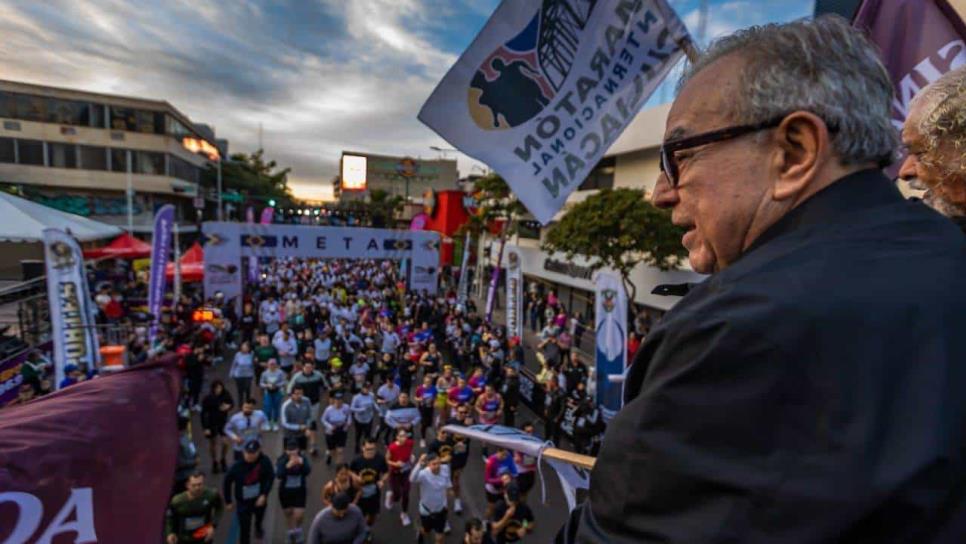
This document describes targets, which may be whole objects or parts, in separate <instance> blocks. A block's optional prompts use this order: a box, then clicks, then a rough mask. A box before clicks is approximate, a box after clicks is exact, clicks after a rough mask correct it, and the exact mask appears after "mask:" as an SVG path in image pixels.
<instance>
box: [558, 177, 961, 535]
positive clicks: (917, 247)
mask: <svg viewBox="0 0 966 544" xmlns="http://www.w3.org/2000/svg"><path fill="white" fill-rule="evenodd" d="M625 391H626V393H625V395H626V399H625V400H626V405H625V407H624V409H623V410H622V411H621V412H620V413H619V414H618V415H617V416H616V417H615V418H614V419H613V420H612V422H611V423H610V425H609V427H608V429H607V434H606V436H605V439H604V444H603V448H602V450H601V452H600V456H599V458H598V460H597V465H596V467H595V469H594V471H593V474H592V477H591V490H590V498H589V499H588V501H587V502H586V503H585V504H584V506H583V508H582V509H580V510H578V511H575V512H574V513H573V514H572V517H571V521H570V522H569V524H568V526H567V527H565V528H564V530H563V531H562V533H561V537H560V539H559V540H561V541H566V542H579V543H595V544H597V543H601V542H617V543H629V542H682V543H697V542H729V543H730V542H734V543H739V542H740V543H756V542H780V543H783V544H793V543H806V542H808V543H812V542H849V543H852V542H874V543H888V542H903V543H916V544H921V543H934V542H966V463H964V454H966V437H964V434H966V237H964V236H963V233H962V232H960V230H959V229H958V228H957V227H956V226H955V225H954V224H953V223H952V222H950V221H948V220H946V219H944V218H943V217H941V216H940V215H939V214H937V213H935V212H933V211H931V210H929V209H928V208H926V207H925V206H924V205H923V204H921V203H915V202H908V201H905V200H903V199H902V198H901V195H900V194H899V193H898V191H897V190H896V189H895V188H894V186H893V185H892V184H891V183H890V182H889V180H888V179H886V178H885V177H884V176H883V175H882V174H881V173H879V172H878V171H871V170H870V171H864V172H859V173H856V174H853V175H851V176H848V177H846V178H844V179H842V180H839V181H838V182H836V183H835V184H833V185H832V186H831V187H829V188H827V189H826V190H824V191H822V192H820V193H819V194H817V195H815V196H814V197H813V198H811V199H810V200H808V201H807V202H805V203H804V204H802V205H801V206H800V207H798V208H796V209H795V210H793V211H792V212H791V213H789V214H788V215H787V216H785V217H784V218H782V219H781V220H780V221H779V222H778V223H777V224H775V225H774V226H773V227H772V228H770V229H769V230H768V231H767V232H766V233H765V234H764V235H763V236H762V237H761V238H760V239H758V240H757V241H756V242H755V243H754V245H753V246H752V247H751V248H749V250H748V251H747V252H746V253H745V254H744V255H743V256H742V257H741V259H740V260H739V261H738V262H736V263H734V264H733V265H732V266H730V267H729V268H727V269H726V270H724V271H722V272H720V273H718V274H715V275H713V276H711V277H710V278H709V279H708V280H707V281H705V282H704V283H702V284H700V285H699V286H697V287H696V288H695V289H693V290H692V291H691V292H690V293H689V294H688V295H687V296H686V297H685V298H684V299H682V300H681V301H680V302H679V303H678V304H677V306H675V308H674V309H673V310H671V311H670V312H668V314H667V315H666V316H665V317H664V319H663V320H662V321H661V322H660V323H659V324H658V325H657V326H656V327H655V328H654V330H653V331H652V332H651V334H650V335H649V336H648V337H647V340H646V342H645V343H644V344H643V345H642V347H641V349H640V351H639V353H638V355H637V357H636V358H635V360H634V365H633V367H632V368H631V370H630V372H629V375H628V378H627V382H626V387H625Z"/></svg>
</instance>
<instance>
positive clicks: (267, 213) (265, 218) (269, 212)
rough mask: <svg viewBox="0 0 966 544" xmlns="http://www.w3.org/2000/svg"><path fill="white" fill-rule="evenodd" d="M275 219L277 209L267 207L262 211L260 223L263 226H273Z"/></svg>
mask: <svg viewBox="0 0 966 544" xmlns="http://www.w3.org/2000/svg"><path fill="white" fill-rule="evenodd" d="M273 217H275V208H273V207H271V206H267V207H265V208H264V209H262V220H261V221H259V223H261V224H263V225H271V224H272V218H273Z"/></svg>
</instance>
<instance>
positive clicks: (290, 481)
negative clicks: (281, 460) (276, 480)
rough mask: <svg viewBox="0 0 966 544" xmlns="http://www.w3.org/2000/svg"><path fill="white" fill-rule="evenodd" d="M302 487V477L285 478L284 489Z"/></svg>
mask: <svg viewBox="0 0 966 544" xmlns="http://www.w3.org/2000/svg"><path fill="white" fill-rule="evenodd" d="M300 487H302V476H286V477H285V489H298V488H300Z"/></svg>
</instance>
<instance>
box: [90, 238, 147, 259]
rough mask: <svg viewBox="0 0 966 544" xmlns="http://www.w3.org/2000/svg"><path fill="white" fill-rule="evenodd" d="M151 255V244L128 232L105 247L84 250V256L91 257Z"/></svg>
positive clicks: (124, 257) (128, 257)
mask: <svg viewBox="0 0 966 544" xmlns="http://www.w3.org/2000/svg"><path fill="white" fill-rule="evenodd" d="M150 256H151V244H149V243H147V242H142V241H141V240H138V239H137V238H135V237H133V236H131V235H130V234H128V233H126V232H125V233H124V234H122V235H120V236H118V237H117V238H115V239H114V240H113V241H112V242H111V243H110V244H107V245H106V246H104V247H98V248H94V249H85V250H84V257H86V258H89V259H100V258H102V257H112V258H115V259H141V258H143V257H150Z"/></svg>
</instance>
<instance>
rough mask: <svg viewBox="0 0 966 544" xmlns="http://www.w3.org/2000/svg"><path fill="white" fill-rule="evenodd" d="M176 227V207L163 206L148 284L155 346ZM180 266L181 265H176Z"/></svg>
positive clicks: (153, 242)
mask: <svg viewBox="0 0 966 544" xmlns="http://www.w3.org/2000/svg"><path fill="white" fill-rule="evenodd" d="M173 225H174V206H172V205H171V204H165V205H164V206H161V209H159V210H158V213H157V214H155V216H154V236H153V237H152V239H151V279H150V280H149V282H148V313H150V314H151V315H152V316H154V317H153V318H152V321H151V330H150V332H149V334H148V343H149V344H154V337H155V335H156V334H157V328H158V321H159V320H160V319H161V304H162V303H163V302H164V289H165V287H166V283H167V277H165V275H164V269H165V266H166V265H167V264H168V256H169V254H170V253H171V229H172V226H173ZM175 266H180V263H175Z"/></svg>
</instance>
